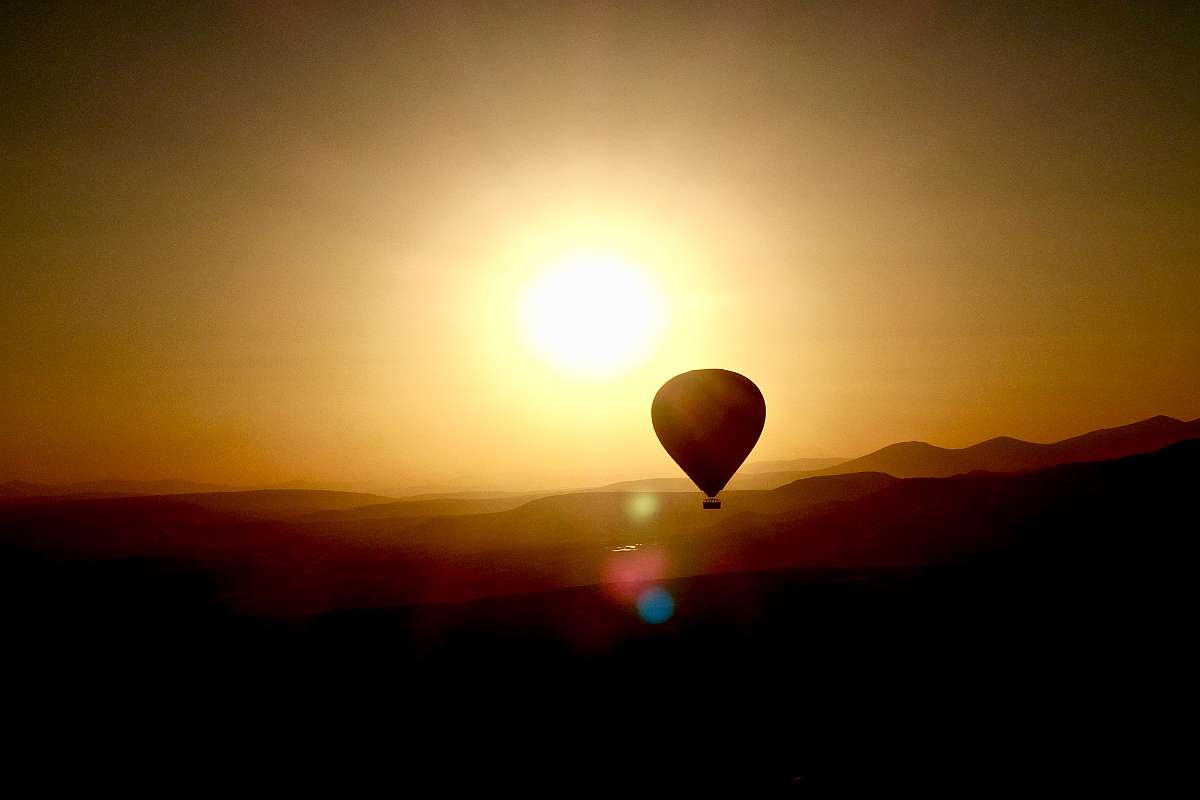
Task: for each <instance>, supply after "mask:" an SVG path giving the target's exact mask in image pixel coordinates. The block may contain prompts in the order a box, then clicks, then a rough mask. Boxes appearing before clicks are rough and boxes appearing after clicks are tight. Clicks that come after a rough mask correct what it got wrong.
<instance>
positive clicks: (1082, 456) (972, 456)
mask: <svg viewBox="0 0 1200 800" xmlns="http://www.w3.org/2000/svg"><path fill="white" fill-rule="evenodd" d="M1197 437H1200V419H1195V420H1191V421H1190V422H1184V421H1181V420H1178V419H1175V418H1173V417H1166V416H1157V417H1151V418H1150V419H1146V420H1142V421H1141V422H1135V423H1133V424H1131V425H1122V426H1119V427H1116V428H1104V429H1101V430H1096V431H1091V432H1090V433H1085V434H1082V435H1080V436H1074V437H1071V438H1070V439H1063V440H1062V441H1059V442H1052V443H1049V444H1041V443H1037V442H1026V441H1022V440H1021V439H1014V438H1012V437H1008V436H998V437H996V438H994V439H988V440H987V441H985V442H980V443H979V444H975V445H971V446H970V447H963V448H958V449H955V448H946V447H936V446H934V445H931V444H928V443H927V442H900V443H898V444H892V445H888V446H887V447H884V448H882V449H881V450H876V451H875V452H874V453H869V454H868V455H865V456H862V457H860V458H854V459H851V460H849V461H845V462H843V463H841V464H838V465H836V466H833V467H827V468H825V469H823V470H819V471H817V472H815V473H809V474H817V475H838V474H844V473H848V472H886V473H887V474H889V475H894V476H896V477H897V478H918V477H925V478H936V477H945V476H949V475H959V474H962V473H966V472H974V471H986V472H1016V471H1018V470H1025V469H1043V468H1045V467H1051V466H1054V465H1056V464H1067V463H1071V462H1075V461H1101V460H1104V459H1111V458H1121V457H1123V456H1128V455H1133V454H1135V453H1148V452H1151V451H1153V450H1158V449H1160V448H1162V447H1166V446H1167V445H1169V444H1173V443H1175V442H1179V441H1183V440H1185V439H1192V438H1197Z"/></svg>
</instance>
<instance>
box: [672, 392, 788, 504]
mask: <svg viewBox="0 0 1200 800" xmlns="http://www.w3.org/2000/svg"><path fill="white" fill-rule="evenodd" d="M766 419H767V404H766V402H765V401H764V400H763V396H762V392H760V391H759V390H758V387H757V386H755V385H754V382H753V381H751V380H750V379H749V378H747V377H746V376H744V375H739V374H738V373H736V372H730V371H729V370H727V369H697V370H692V371H691V372H685V373H683V374H682V375H676V376H675V377H674V378H671V380H669V381H667V382H666V383H664V384H663V385H662V388H661V389H659V390H658V394H656V395H654V402H653V403H652V404H651V405H650V420H651V422H653V423H654V432H655V433H656V434H658V440H659V441H660V442H662V446H663V447H664V448H665V449H666V451H667V453H668V454H669V455H670V456H671V458H673V459H675V463H676V464H678V465H679V466H680V467H682V468H683V471H684V472H686V473H687V476H688V477H689V478H691V479H692V482H694V483H695V484H696V486H698V487H699V488H700V491H702V492H704V495H705V500H704V507H705V508H720V507H721V501H720V500H718V499H717V493H718V492H720V491H721V490H722V489H724V488H725V484H727V483H729V479H730V478H732V477H733V473H735V472H737V468H738V467H740V466H741V465H742V462H743V461H745V460H746V456H748V455H750V451H751V450H753V449H754V445H755V443H756V442H758V436H759V434H760V433H762V429H763V423H764V422H766Z"/></svg>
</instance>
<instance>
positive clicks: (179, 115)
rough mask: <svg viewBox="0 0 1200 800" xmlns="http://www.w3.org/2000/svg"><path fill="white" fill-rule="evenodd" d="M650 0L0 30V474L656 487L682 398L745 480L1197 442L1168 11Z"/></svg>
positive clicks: (284, 13)
mask: <svg viewBox="0 0 1200 800" xmlns="http://www.w3.org/2000/svg"><path fill="white" fill-rule="evenodd" d="M666 5H667V4H662V6H664V7H665V6H666ZM671 5H672V6H673V7H674V10H666V9H665V8H660V7H659V5H657V4H649V3H645V4H603V3H587V4H583V3H579V4H570V3H563V4H548V5H539V4H530V3H520V4H508V3H499V2H492V3H480V4H466V5H462V4H455V3H445V2H442V3H431V4H428V5H425V4H405V5H403V6H401V5H400V4H392V3H379V4H367V3H361V4H338V3H324V2H316V1H315V0H313V1H311V2H301V3H296V4H292V3H282V2H275V3H262V4H260V3H254V2H249V1H248V0H246V1H244V2H226V3H211V4H195V5H192V6H190V7H184V6H185V4H182V3H171V2H164V3H161V4H132V3H129V4H120V7H119V8H118V7H116V6H117V4H109V3H85V4H79V6H78V7H72V6H61V7H58V8H57V9H48V8H45V7H43V6H42V5H41V4H30V5H29V6H28V8H25V7H24V6H22V7H21V8H18V9H16V10H6V11H4V12H0V25H2V29H3V30H4V33H3V34H0V35H2V36H3V41H4V43H3V47H2V49H0V57H2V59H3V61H2V63H0V67H2V71H0V98H2V99H3V105H4V116H3V122H2V123H0V150H2V152H3V158H2V159H0V176H2V185H3V187H4V188H3V193H2V194H0V270H2V272H0V276H2V280H0V365H2V370H0V480H8V479H23V480H38V481H55V482H58V481H72V480H85V479H95V478H106V477H113V478H160V477H178V478H188V479H192V480H203V481H214V482H221V483H239V484H247V483H269V482H276V481H285V480H292V479H304V480H312V481H332V482H341V481H346V482H363V483H369V484H372V485H376V486H406V485H412V486H418V485H425V484H428V485H436V484H440V483H448V484H458V483H462V484H464V485H465V484H468V483H469V484H471V485H477V486H494V487H496V488H521V487H537V486H543V485H582V484H588V483H600V482H606V481H610V480H618V479H624V478H636V477H644V476H650V475H674V474H678V470H677V469H676V468H675V466H674V464H673V463H672V462H671V461H670V459H669V458H668V457H667V455H666V454H665V453H664V452H663V451H662V448H661V447H660V445H659V443H658V440H657V439H656V438H655V435H654V433H653V431H652V430H651V427H650V414H649V408H650V401H651V399H652V397H653V396H654V393H655V391H656V390H657V389H658V387H659V386H660V385H661V384H662V383H663V382H664V381H666V380H667V379H668V378H670V377H671V376H673V375H675V374H677V373H679V372H683V371H685V370H689V369H696V368H702V367H723V368H727V369H732V370H736V371H738V372H741V373H743V374H745V375H747V376H749V377H750V378H751V379H753V380H754V381H755V382H756V383H757V384H758V386H759V387H761V389H762V392H763V395H764V396H765V398H766V402H767V409H768V411H767V422H766V428H765V430H764V432H763V435H762V439H761V441H760V442H759V445H758V448H757V449H756V450H755V451H754V453H753V454H752V455H751V460H763V459H783V458H796V457H805V456H846V457H851V456H857V455H861V454H863V453H865V452H867V451H869V450H873V449H875V448H877V447H880V446H883V445H886V444H888V443H891V442H894V441H903V440H911V439H923V440H926V441H930V442H933V443H935V444H939V445H943V446H964V445H967V444H971V443H973V442H975V441H978V440H980V439H984V438H988V437H991V436H994V435H998V434H1007V435H1013V436H1018V437H1021V438H1026V439H1032V440H1038V441H1050V440H1054V439H1060V438H1063V437H1066V436H1070V435H1074V434H1077V433H1081V432H1084V431H1087V430H1090V429H1093V428H1097V427H1104V426H1111V425H1118V424H1123V423H1127V422H1132V421H1135V420H1138V419H1141V418H1144V417H1149V416H1153V415H1155V414H1169V415H1172V416H1176V417H1180V418H1186V419H1192V418H1195V417H1200V12H1197V10H1196V6H1195V4H1190V5H1189V4H1179V5H1165V4H1129V8H1126V9H1122V8H1121V7H1120V6H1115V5H1114V6H1110V5H1108V4H1103V3H1084V4H1080V5H1079V6H1078V7H1069V6H1068V5H1066V4H1049V3H1030V4H1027V5H1026V4H1016V3H964V4H949V3H938V2H915V3H900V4H883V3H879V4H877V3H829V4H821V3H796V4H781V5H779V6H772V5H769V4H743V3H724V4H701V3H690V4H678V5H676V4H671ZM1051 6H1053V8H1051ZM580 296H582V297H583V298H585V299H588V300H590V302H586V303H584V304H583V305H573V303H576V302H577V301H578V299H579V297H580Z"/></svg>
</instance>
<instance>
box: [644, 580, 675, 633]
mask: <svg viewBox="0 0 1200 800" xmlns="http://www.w3.org/2000/svg"><path fill="white" fill-rule="evenodd" d="M637 610H638V616H639V617H641V618H642V621H644V622H648V623H650V624H651V625H658V624H660V623H663V622H666V621H667V620H669V619H670V618H671V615H672V614H674V613H675V598H673V597H671V593H670V592H668V591H667V590H666V589H664V588H662V587H661V586H651V587H650V588H649V589H644V590H643V591H642V592H641V594H639V595H638V597H637Z"/></svg>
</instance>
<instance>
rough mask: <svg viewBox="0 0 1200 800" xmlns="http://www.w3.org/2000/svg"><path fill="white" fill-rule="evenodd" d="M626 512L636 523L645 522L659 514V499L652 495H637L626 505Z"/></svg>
mask: <svg viewBox="0 0 1200 800" xmlns="http://www.w3.org/2000/svg"><path fill="white" fill-rule="evenodd" d="M625 512H626V513H627V514H629V517H630V518H631V519H632V520H634V521H635V522H645V521H646V520H649V519H651V518H653V517H654V516H655V515H657V514H658V498H657V497H656V496H654V495H652V494H635V495H634V496H633V497H631V498H629V502H628V503H627V504H626V505H625Z"/></svg>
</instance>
